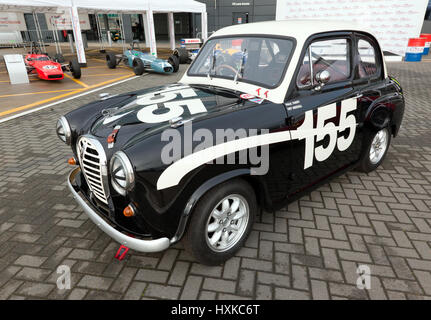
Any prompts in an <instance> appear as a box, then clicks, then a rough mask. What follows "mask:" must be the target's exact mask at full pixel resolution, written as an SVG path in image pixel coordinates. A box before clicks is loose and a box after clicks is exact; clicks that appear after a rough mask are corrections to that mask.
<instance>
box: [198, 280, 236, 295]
mask: <svg viewBox="0 0 431 320" xmlns="http://www.w3.org/2000/svg"><path fill="white" fill-rule="evenodd" d="M235 286H236V283H235V281H231V280H222V279H214V278H205V280H204V284H203V287H202V288H203V289H206V290H214V291H218V292H227V293H234V292H235Z"/></svg>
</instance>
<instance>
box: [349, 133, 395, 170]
mask: <svg viewBox="0 0 431 320" xmlns="http://www.w3.org/2000/svg"><path fill="white" fill-rule="evenodd" d="M390 143H391V132H390V130H389V128H388V127H385V128H383V129H380V130H378V131H370V132H366V133H365V136H364V147H363V149H362V153H361V159H360V161H359V165H358V167H357V170H358V171H361V172H366V173H368V172H371V171H374V170H375V169H376V168H377V167H378V166H379V165H380V164H381V163H382V162H383V160H384V159H385V156H386V153H387V152H388V149H389V145H390Z"/></svg>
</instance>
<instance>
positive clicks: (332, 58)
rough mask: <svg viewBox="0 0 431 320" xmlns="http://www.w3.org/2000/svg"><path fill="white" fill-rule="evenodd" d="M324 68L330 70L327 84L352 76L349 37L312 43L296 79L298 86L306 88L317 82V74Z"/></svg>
mask: <svg viewBox="0 0 431 320" xmlns="http://www.w3.org/2000/svg"><path fill="white" fill-rule="evenodd" d="M310 59H311V62H312V63H311V66H310ZM324 70H326V71H328V72H329V80H328V82H327V84H330V83H336V82H340V81H345V80H348V79H349V78H350V72H351V66H350V41H349V40H348V39H346V38H337V39H329V40H318V41H314V42H313V43H311V44H310V46H309V47H308V48H307V50H306V52H305V56H304V59H303V61H302V63H301V67H300V70H299V73H298V77H297V79H296V84H297V86H298V88H300V89H306V88H309V87H310V86H313V85H315V84H317V83H318V81H317V78H316V75H318V73H319V72H321V71H324Z"/></svg>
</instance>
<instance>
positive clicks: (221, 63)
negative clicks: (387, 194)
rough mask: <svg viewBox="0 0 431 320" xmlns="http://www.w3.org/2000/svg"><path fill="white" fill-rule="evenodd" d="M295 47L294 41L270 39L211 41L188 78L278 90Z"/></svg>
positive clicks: (241, 38)
mask: <svg viewBox="0 0 431 320" xmlns="http://www.w3.org/2000/svg"><path fill="white" fill-rule="evenodd" d="M293 46H294V42H293V40H291V39H288V38H270V37H266V36H265V37H256V36H242V37H226V38H214V39H210V40H208V42H207V43H206V44H205V46H204V47H203V48H202V49H201V52H200V53H199V55H198V56H197V58H196V59H195V61H194V62H193V64H192V65H191V67H190V69H189V71H188V75H189V76H206V77H216V78H226V79H230V80H235V81H242V82H249V83H253V84H256V85H261V86H263V87H266V88H274V87H276V86H278V85H279V84H280V82H281V80H282V77H283V75H284V72H285V70H286V68H287V66H288V63H289V58H290V56H291V54H292V51H293V50H292V49H293Z"/></svg>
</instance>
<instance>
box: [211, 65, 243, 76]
mask: <svg viewBox="0 0 431 320" xmlns="http://www.w3.org/2000/svg"><path fill="white" fill-rule="evenodd" d="M222 69H229V70H230V71H232V72H233V73H234V74H235V76H236V77H237V78H242V76H241V75H240V74H239V73H238V71H237V70H235V68H234V67H232V66H230V65H228V64H221V65H219V66H218V67H216V73H217V72H219V71H220V70H222Z"/></svg>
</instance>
